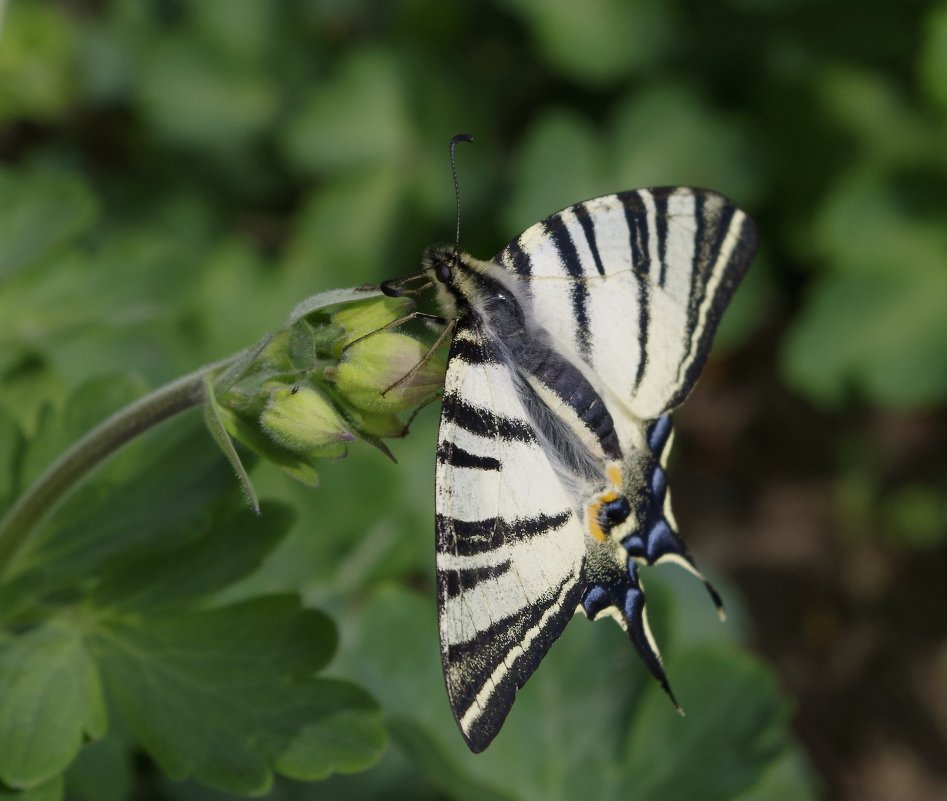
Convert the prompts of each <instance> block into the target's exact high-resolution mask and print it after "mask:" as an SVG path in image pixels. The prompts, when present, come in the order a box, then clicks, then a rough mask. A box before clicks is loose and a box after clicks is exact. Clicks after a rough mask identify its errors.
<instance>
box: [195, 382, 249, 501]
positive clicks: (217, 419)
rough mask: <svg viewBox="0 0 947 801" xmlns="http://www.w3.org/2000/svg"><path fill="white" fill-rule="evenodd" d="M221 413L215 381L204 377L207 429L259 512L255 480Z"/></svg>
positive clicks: (205, 421)
mask: <svg viewBox="0 0 947 801" xmlns="http://www.w3.org/2000/svg"><path fill="white" fill-rule="evenodd" d="M220 414H221V412H220V404H219V403H218V402H217V396H216V394H215V392H214V381H213V380H211V378H210V377H207V378H205V379H204V423H205V425H206V426H207V430H208V431H210V435H211V436H212V437H213V438H214V442H216V443H217V446H218V447H219V448H220V450H221V451H223V454H224V456H226V457H227V461H228V462H230V466H231V467H232V468H233V470H234V473H236V474H237V481H239V482H240V486H241V488H242V489H243V492H244V494H245V495H246V496H247V500H248V501H249V502H250V508H251V509H253V511H254V512H256V513H257V514H259V512H260V499H259V498H258V497H257V494H256V490H255V489H254V488H253V482H252V481H250V475H249V473H247V469H246V468H245V467H244V466H243V462H242V461H240V455H239V454H238V453H237V449H236V448H235V447H234V444H233V440H231V439H230V434H228V433H227V429H226V427H225V426H224V421H223V419H222V418H221V416H220Z"/></svg>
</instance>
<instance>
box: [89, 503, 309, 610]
mask: <svg viewBox="0 0 947 801" xmlns="http://www.w3.org/2000/svg"><path fill="white" fill-rule="evenodd" d="M294 520H295V515H294V513H293V511H292V510H291V509H290V508H289V507H288V506H284V505H282V504H276V503H266V504H264V505H263V507H262V508H261V509H260V510H259V512H257V513H254V512H253V511H251V510H249V509H246V508H245V507H243V506H238V507H237V508H236V509H234V508H225V509H224V510H223V511H222V512H220V513H218V514H216V515H214V518H213V520H212V521H211V526H210V528H209V529H208V530H205V531H204V532H203V533H202V536H201V537H200V539H198V540H196V541H194V542H190V543H187V544H185V545H184V546H183V547H181V548H177V549H174V550H171V551H166V552H158V553H152V552H146V553H140V552H139V553H133V554H132V555H131V556H130V557H128V558H127V559H124V560H116V561H113V562H111V563H110V564H109V566H108V570H107V571H106V572H105V573H104V575H103V578H102V581H101V583H100V584H99V586H98V587H97V588H96V591H95V593H94V595H93V599H94V602H95V603H96V604H97V605H98V606H101V607H119V608H121V609H122V611H123V612H127V611H129V610H134V611H136V612H141V611H145V610H148V611H151V610H154V609H165V608H168V607H178V606H186V605H188V604H191V603H193V602H194V601H195V600H197V599H200V598H203V597H205V596H207V595H211V594H213V593H215V592H218V591H220V590H223V589H225V588H227V587H228V586H230V585H231V584H233V583H235V582H236V581H238V580H240V579H242V578H244V577H245V576H247V575H250V574H251V573H252V572H253V571H254V570H256V569H257V568H258V567H259V566H260V564H261V563H262V561H263V559H264V558H265V557H266V556H267V555H268V554H269V553H270V552H271V551H272V550H273V549H274V548H275V547H276V546H277V545H278V544H279V543H280V542H281V541H282V539H283V537H285V535H286V534H287V532H288V531H289V529H290V527H291V526H292V524H293V521H294Z"/></svg>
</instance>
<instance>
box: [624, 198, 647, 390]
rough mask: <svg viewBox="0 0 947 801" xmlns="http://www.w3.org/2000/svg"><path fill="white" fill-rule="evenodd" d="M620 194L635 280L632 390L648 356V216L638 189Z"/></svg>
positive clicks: (640, 376) (642, 375)
mask: <svg viewBox="0 0 947 801" xmlns="http://www.w3.org/2000/svg"><path fill="white" fill-rule="evenodd" d="M618 197H619V198H621V201H622V206H623V207H624V209H625V222H626V223H627V225H628V247H629V248H630V250H631V269H632V275H634V277H635V280H636V281H637V283H638V297H637V305H638V353H639V356H638V365H637V367H636V368H635V383H634V385H633V390H634V391H637V390H638V387H640V386H641V380H642V379H643V378H644V371H645V368H646V367H647V360H648V330H649V328H650V325H651V314H650V309H651V298H650V292H649V289H650V286H651V284H650V281H649V277H648V275H649V272H650V269H651V268H650V261H649V258H650V257H649V256H648V253H649V249H648V238H649V236H650V231H649V229H648V217H647V211H646V209H645V205H644V202H643V201H642V199H641V195H640V194H639V193H638V192H624V193H622V194H621V195H619V196H618Z"/></svg>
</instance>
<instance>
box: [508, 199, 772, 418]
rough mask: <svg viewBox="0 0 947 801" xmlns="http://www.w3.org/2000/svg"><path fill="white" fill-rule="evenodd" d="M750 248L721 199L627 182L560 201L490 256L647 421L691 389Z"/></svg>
mask: <svg viewBox="0 0 947 801" xmlns="http://www.w3.org/2000/svg"><path fill="white" fill-rule="evenodd" d="M756 245H757V234H756V228H755V226H754V225H753V222H752V221H751V220H750V219H749V217H747V216H746V215H745V214H744V213H743V212H742V211H741V210H740V209H738V208H737V207H736V206H734V205H733V204H732V203H731V202H730V201H729V200H727V199H726V198H725V197H723V196H722V195H719V194H717V193H715V192H709V191H706V190H701V189H689V188H684V187H676V188H662V189H639V190H635V191H630V192H621V193H619V194H615V195H605V196H603V197H598V198H594V199H592V200H587V201H585V202H584V203H578V204H576V205H574V206H570V207H569V208H567V209H563V210H562V211H560V212H558V213H556V214H553V215H551V216H550V217H547V218H546V219H545V220H543V221H541V222H539V223H537V224H536V225H534V226H532V227H531V228H529V229H527V230H526V231H525V232H524V233H523V234H521V235H520V236H519V237H517V238H516V239H515V240H513V241H512V242H511V243H510V244H509V245H507V247H506V248H504V249H503V250H502V251H501V252H500V253H499V254H498V255H497V256H496V257H495V258H494V261H495V262H497V263H499V264H500V265H502V266H503V267H505V268H506V269H507V270H509V271H511V272H513V273H515V274H516V275H517V276H519V277H520V278H521V279H523V285H524V286H525V287H527V290H526V291H525V292H524V293H523V295H524V297H525V298H526V299H527V301H528V303H529V304H530V306H531V308H532V314H533V316H534V318H535V320H536V322H537V323H538V324H539V325H540V326H542V327H544V328H546V329H547V330H548V331H550V332H551V333H552V334H553V336H554V337H555V338H556V340H557V342H558V344H559V346H560V347H562V348H563V349H567V350H569V351H571V352H573V353H575V354H576V355H577V356H578V357H579V358H580V359H582V360H583V361H584V362H585V363H586V364H587V365H588V366H589V367H590V368H591V370H592V371H593V372H594V373H595V374H597V375H598V376H599V377H600V379H601V380H602V381H603V383H604V384H605V385H606V386H607V387H608V389H609V390H610V391H611V392H612V393H613V394H614V395H615V396H616V397H617V398H619V399H621V400H622V401H623V402H627V403H628V405H629V409H630V411H631V412H632V414H634V415H635V416H636V417H638V418H639V419H642V420H650V419H654V418H656V417H659V416H660V415H661V414H663V413H665V412H667V411H669V410H671V409H673V408H675V407H676V406H678V405H679V404H680V403H681V402H682V401H683V400H684V399H685V398H686V397H687V395H688V393H689V392H690V390H691V389H692V388H693V386H694V383H695V382H696V380H697V378H698V376H699V374H700V371H701V369H702V367H703V365H704V362H705V361H706V359H707V354H708V353H709V351H710V346H711V343H712V340H713V335H714V332H715V331H716V329H717V324H718V323H719V321H720V316H721V314H722V313H723V310H724V309H725V307H726V305H727V303H728V302H729V300H730V298H731V296H732V295H733V292H734V290H735V289H736V286H737V284H738V283H739V281H740V279H741V278H742V277H743V274H744V273H745V272H746V270H747V268H748V267H749V264H750V260H751V259H752V257H753V254H754V252H755V250H756Z"/></svg>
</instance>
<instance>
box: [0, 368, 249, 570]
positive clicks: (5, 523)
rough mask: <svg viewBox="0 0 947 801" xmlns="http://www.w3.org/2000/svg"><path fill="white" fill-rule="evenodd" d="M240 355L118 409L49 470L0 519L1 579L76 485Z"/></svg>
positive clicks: (200, 394) (193, 401) (196, 397)
mask: <svg viewBox="0 0 947 801" xmlns="http://www.w3.org/2000/svg"><path fill="white" fill-rule="evenodd" d="M240 355H242V354H238V356H236V357H230V358H228V359H224V360H223V361H220V362H215V363H213V364H209V365H205V366H204V367H201V368H200V369H198V370H195V371H194V372H193V373H189V374H188V375H185V376H182V377H181V378H178V379H177V380H175V381H172V382H171V383H169V384H165V385H164V386H163V387H159V388H158V389H156V390H155V391H154V392H151V393H149V394H148V395H145V397H143V398H140V399H139V400H137V401H135V402H134V403H132V404H130V405H128V406H126V407H125V408H124V409H121V410H119V411H118V412H116V413H115V414H113V415H112V416H111V417H109V418H108V419H107V420H104V421H103V422H101V423H100V424H99V425H98V426H96V427H95V428H93V429H92V430H91V431H90V432H89V433H87V434H86V435H85V436H83V437H82V438H81V439H79V440H77V441H76V442H75V443H73V444H72V446H71V447H70V448H69V449H68V450H67V451H65V453H63V454H62V455H61V456H60V457H59V458H58V459H56V461H55V462H53V463H52V464H51V465H50V466H49V467H47V468H46V470H44V471H43V473H42V474H40V476H39V477H38V478H37V479H36V480H35V481H34V482H33V484H32V485H31V486H30V487H29V488H28V489H27V490H26V491H25V492H24V493H23V494H22V495H21V496H20V497H19V498H18V499H17V501H16V503H14V504H13V506H12V507H11V508H10V509H9V511H8V512H7V514H6V515H5V516H4V517H3V519H2V520H0V578H2V577H3V576H5V575H6V574H7V573H8V572H9V570H10V567H11V566H12V564H13V561H14V557H15V556H16V554H17V552H18V551H19V550H20V549H21V548H22V547H23V545H24V544H25V543H26V542H27V540H28V539H29V537H30V534H31V533H32V532H34V531H35V530H36V529H37V527H38V525H39V523H40V522H41V521H42V520H43V519H44V518H45V517H46V516H47V515H49V513H50V512H51V511H52V510H53V509H54V508H55V507H56V506H57V504H58V503H59V502H60V501H62V499H63V498H64V497H65V496H66V494H67V493H68V492H69V491H70V490H71V489H72V488H73V487H74V486H75V485H76V484H77V483H79V481H81V480H82V479H83V478H85V476H87V475H88V474H89V473H90V472H91V471H92V470H93V469H95V468H96V467H97V466H98V465H99V464H100V463H101V462H102V461H103V460H105V459H106V458H107V457H108V456H110V455H111V454H113V453H115V452H116V451H117V450H119V449H120V448H121V447H122V446H124V445H126V444H127V443H129V442H131V440H133V439H134V438H135V437H137V436H138V435H139V434H141V433H143V432H144V431H147V430H148V429H150V428H153V427H154V426H156V425H158V424H159V423H162V422H164V421H165V420H167V419H169V418H170V417H173V416H174V415H176V414H179V413H180V412H183V411H185V410H186V409H190V408H191V407H192V406H196V405H198V404H199V403H201V402H202V401H203V399H204V387H203V382H204V378H205V376H207V375H208V374H210V373H213V372H215V371H217V370H219V369H221V368H222V367H226V366H227V365H229V364H231V363H233V362H234V361H235V359H237V358H239V356H240Z"/></svg>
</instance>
